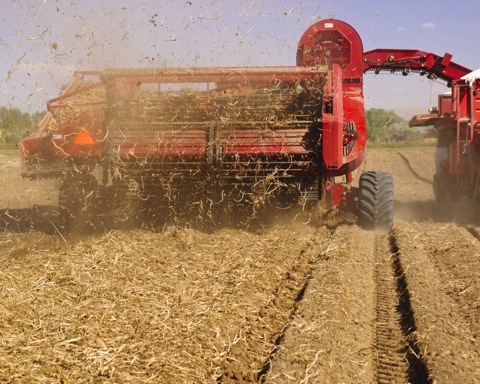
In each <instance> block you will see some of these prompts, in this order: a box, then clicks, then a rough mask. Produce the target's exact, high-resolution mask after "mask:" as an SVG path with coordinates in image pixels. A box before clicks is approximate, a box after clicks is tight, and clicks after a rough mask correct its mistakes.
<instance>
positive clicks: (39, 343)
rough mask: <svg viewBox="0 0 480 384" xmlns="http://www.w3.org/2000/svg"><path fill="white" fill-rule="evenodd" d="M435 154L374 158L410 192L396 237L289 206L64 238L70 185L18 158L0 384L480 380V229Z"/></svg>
mask: <svg viewBox="0 0 480 384" xmlns="http://www.w3.org/2000/svg"><path fill="white" fill-rule="evenodd" d="M433 151H434V149H433V148H407V149H373V150H370V151H369V152H368V156H367V161H366V163H365V165H364V169H366V170H383V171H389V172H391V173H392V174H393V176H394V179H395V188H396V190H395V193H396V195H395V206H396V211H395V214H396V219H395V225H394V228H393V229H392V230H391V231H390V232H389V233H374V232H366V231H364V230H362V229H361V228H359V227H358V226H357V225H356V224H355V223H354V222H352V221H351V220H347V219H345V218H342V217H338V218H336V219H334V220H332V221H331V222H329V223H322V222H320V223H316V222H315V223H313V222H308V220H307V219H306V216H305V215H296V214H295V213H293V212H288V211H287V212H285V213H283V215H282V220H279V219H277V220H272V219H270V220H268V222H266V223H264V225H261V226H258V228H255V229H242V228H239V227H238V226H237V227H233V226H231V227H225V228H216V229H211V228H210V229H209V230H205V229H203V228H201V227H193V226H179V225H176V226H175V225H165V226H162V227H153V228H145V227H142V226H139V225H137V226H133V227H130V228H120V227H118V226H115V225H109V224H105V225H104V226H103V227H102V231H100V232H98V233H80V232H76V231H71V232H62V230H61V228H60V225H59V218H58V216H59V215H58V210H57V200H58V197H57V193H58V185H56V184H55V183H53V182H51V181H45V180H39V181H28V180H22V179H21V178H20V176H19V165H18V159H17V156H16V153H14V152H12V153H8V152H5V153H2V154H1V155H0V180H1V182H2V185H3V186H4V187H3V193H2V196H1V197H0V228H1V229H2V232H1V233H0V250H1V252H0V308H1V310H0V381H1V382H7V383H406V382H410V383H457V382H458V383H474V382H479V381H480V342H479V337H480V334H479V332H480V295H479V292H480V256H479V255H480V244H479V239H480V224H479V223H478V222H477V221H476V218H475V215H473V214H472V212H473V210H472V208H471V207H464V206H459V207H455V209H451V210H446V209H440V208H438V207H437V206H436V205H435V203H434V200H433V199H434V196H433V192H432V185H431V181H432V174H433V168H434V167H433ZM326 224H328V225H326Z"/></svg>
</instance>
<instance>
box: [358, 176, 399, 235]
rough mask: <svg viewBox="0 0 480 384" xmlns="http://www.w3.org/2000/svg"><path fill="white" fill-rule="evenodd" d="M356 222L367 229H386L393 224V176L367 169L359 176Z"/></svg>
mask: <svg viewBox="0 0 480 384" xmlns="http://www.w3.org/2000/svg"><path fill="white" fill-rule="evenodd" d="M358 223H359V224H360V226H362V227H364V228H367V229H387V228H390V227H391V226H392V224H393V177H392V175H390V174H389V173H386V172H374V171H368V172H365V173H363V174H362V176H361V177H360V186H359V195H358Z"/></svg>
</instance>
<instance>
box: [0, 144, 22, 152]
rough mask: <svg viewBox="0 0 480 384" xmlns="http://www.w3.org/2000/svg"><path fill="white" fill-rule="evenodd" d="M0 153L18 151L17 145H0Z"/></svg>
mask: <svg viewBox="0 0 480 384" xmlns="http://www.w3.org/2000/svg"><path fill="white" fill-rule="evenodd" d="M0 151H18V148H17V144H14V143H0Z"/></svg>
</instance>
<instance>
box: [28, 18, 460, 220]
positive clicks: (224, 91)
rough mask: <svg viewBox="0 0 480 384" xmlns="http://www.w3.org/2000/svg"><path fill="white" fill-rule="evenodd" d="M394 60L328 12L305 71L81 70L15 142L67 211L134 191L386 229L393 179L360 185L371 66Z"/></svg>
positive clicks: (374, 176) (153, 197)
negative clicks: (302, 205)
mask: <svg viewBox="0 0 480 384" xmlns="http://www.w3.org/2000/svg"><path fill="white" fill-rule="evenodd" d="M395 54H396V53H395ZM379 55H380V53H379ZM390 56H391V55H387V56H386V59H385V60H383V61H379V60H378V59H376V57H377V56H375V55H374V54H373V53H368V52H367V53H366V54H364V53H363V46H362V41H361V39H360V37H359V35H358V34H357V32H356V31H355V30H354V29H353V28H352V27H351V26H349V25H348V24H346V23H344V22H342V21H338V20H333V19H329V20H323V21H320V22H318V23H316V24H314V25H312V26H311V27H310V28H308V29H307V30H306V31H305V33H304V34H303V36H302V37H301V39H300V42H299V45H298V49H297V56H296V57H297V63H296V66H290V67H257V68H255V67H248V68H235V67H233V68H232V67H229V68H142V69H106V70H103V71H92V72H76V73H75V76H74V80H73V81H72V83H71V84H70V85H69V86H68V87H67V88H66V89H65V91H64V92H63V94H62V95H61V96H60V97H58V98H56V99H53V100H50V101H49V102H48V113H47V115H46V116H45V118H44V119H43V120H42V122H41V123H40V124H39V125H38V127H37V129H36V130H35V132H33V133H32V134H31V135H30V136H28V137H27V138H26V139H24V140H22V141H21V142H20V143H19V147H20V153H21V160H22V166H23V175H24V176H25V177H30V178H36V177H55V178H61V179H62V184H61V187H60V198H59V204H60V207H61V209H62V210H63V211H65V213H66V214H67V216H69V217H75V216H77V215H78V214H79V213H80V212H82V211H87V210H90V209H92V210H98V209H101V208H103V209H107V208H112V207H114V206H115V205H118V204H122V202H124V201H125V200H126V199H128V196H129V195H130V194H131V193H132V191H135V193H136V195H137V196H138V197H139V199H140V200H143V201H147V202H154V201H155V203H154V204H156V205H157V206H159V207H162V206H171V205H175V204H177V203H180V202H183V203H185V202H186V205H187V206H189V207H192V206H195V207H198V208H199V209H200V211H202V210H204V211H205V210H206V207H207V206H208V207H215V206H222V205H223V204H227V205H235V204H244V205H245V204H246V205H248V206H257V205H259V204H264V203H265V202H267V201H270V200H276V201H279V202H280V203H281V204H288V203H291V202H292V201H297V200H301V201H318V200H321V201H323V202H325V203H326V204H327V206H328V207H329V208H331V209H334V210H335V209H337V208H340V207H343V206H346V207H349V208H352V207H353V208H355V209H356V210H357V211H358V217H359V222H360V224H361V225H363V226H365V227H368V228H377V227H380V228H385V227H389V226H391V224H392V222H393V180H392V177H391V176H390V175H389V174H387V173H384V172H373V171H370V172H365V173H364V174H362V175H361V177H360V182H359V188H358V189H357V188H353V187H352V181H353V175H354V171H355V170H357V169H358V167H359V166H360V165H361V163H362V161H363V159H364V156H365V149H366V138H367V137H366V136H367V135H366V132H367V131H366V123H365V109H364V98H363V73H364V71H365V70H377V69H379V70H381V69H390V67H391V66H392V65H393V64H394V62H395V61H396V60H397V59H396V58H393V59H392V60H390V59H391V57H390ZM378 57H381V55H380V56H378ZM387 64H388V65H390V67H389V66H388V65H387ZM441 64H442V63H441ZM443 64H445V63H443ZM443 64H442V65H443ZM450 65H451V64H450ZM447 67H449V65H448V63H447ZM411 70H414V68H411Z"/></svg>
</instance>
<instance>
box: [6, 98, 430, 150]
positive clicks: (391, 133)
mask: <svg viewBox="0 0 480 384" xmlns="http://www.w3.org/2000/svg"><path fill="white" fill-rule="evenodd" d="M44 114H45V112H35V113H33V114H30V113H27V112H22V111H21V110H20V109H18V108H6V107H0V143H7V144H13V143H18V142H19V141H20V140H21V139H23V138H24V137H26V136H27V135H28V134H29V133H31V132H32V131H33V130H34V129H35V127H36V126H37V124H38V123H39V122H40V120H41V119H42V117H43V116H44ZM366 120H367V139H368V140H369V141H371V142H377V143H378V142H397V141H416V140H419V139H421V138H422V133H421V132H420V130H419V129H417V128H410V127H409V126H408V123H407V121H406V120H405V119H403V118H402V117H401V116H399V115H397V114H396V113H395V112H394V111H390V110H385V109H378V108H371V109H369V110H367V113H366Z"/></svg>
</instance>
